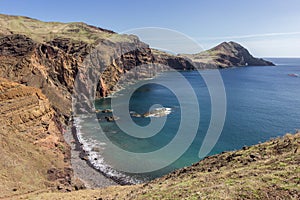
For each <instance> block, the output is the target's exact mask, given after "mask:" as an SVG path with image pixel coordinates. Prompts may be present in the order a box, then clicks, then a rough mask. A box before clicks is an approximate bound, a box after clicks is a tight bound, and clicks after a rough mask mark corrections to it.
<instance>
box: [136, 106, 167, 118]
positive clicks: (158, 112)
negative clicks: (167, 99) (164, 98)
mask: <svg viewBox="0 0 300 200" xmlns="http://www.w3.org/2000/svg"><path fill="white" fill-rule="evenodd" d="M171 112H172V108H165V107H163V108H155V109H153V110H150V111H149V112H146V113H144V114H139V113H137V112H135V111H130V115H131V116H133V117H164V116H167V115H169V114H170V113H171Z"/></svg>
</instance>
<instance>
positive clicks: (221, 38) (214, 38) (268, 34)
mask: <svg viewBox="0 0 300 200" xmlns="http://www.w3.org/2000/svg"><path fill="white" fill-rule="evenodd" d="M290 35H300V32H286V33H262V34H251V35H233V36H223V37H197V38H196V39H197V40H202V41H208V40H227V39H247V38H260V37H274V36H290Z"/></svg>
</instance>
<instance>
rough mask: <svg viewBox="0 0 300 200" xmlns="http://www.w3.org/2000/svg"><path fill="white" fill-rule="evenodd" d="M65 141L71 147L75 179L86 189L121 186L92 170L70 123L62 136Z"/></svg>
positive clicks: (74, 127) (73, 126) (72, 124)
mask: <svg viewBox="0 0 300 200" xmlns="http://www.w3.org/2000/svg"><path fill="white" fill-rule="evenodd" d="M64 138H65V141H66V142H67V143H68V144H69V145H70V147H71V165H72V168H73V171H74V176H75V178H79V179H80V180H81V181H82V182H83V183H84V185H85V187H86V188H89V189H94V188H104V187H108V186H112V185H121V183H118V181H117V180H114V179H112V178H110V177H108V176H107V175H106V174H104V173H102V172H101V171H99V170H97V169H95V168H94V166H93V165H92V164H91V163H90V161H89V160H88V159H86V157H87V155H86V152H85V151H84V149H83V148H82V144H81V143H80V142H79V140H78V137H77V129H76V126H75V125H74V122H73V121H71V124H70V126H69V127H68V130H67V131H66V132H65V134H64Z"/></svg>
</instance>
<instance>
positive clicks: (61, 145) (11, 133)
mask: <svg viewBox="0 0 300 200" xmlns="http://www.w3.org/2000/svg"><path fill="white" fill-rule="evenodd" d="M0 105H1V107H0V113H1V115H0V116H1V117H0V152H1V153H0V155H1V156H0V177H1V178H0V179H1V182H0V198H2V197H7V196H12V195H17V194H24V193H28V192H34V191H39V190H45V189H46V188H47V189H49V188H54V189H57V188H59V189H62V190H71V189H72V186H71V184H72V181H71V177H72V173H73V172H72V169H71V166H70V161H69V158H70V153H69V147H68V145H67V144H66V143H65V142H64V140H63V137H62V131H63V130H62V125H61V123H60V122H59V121H57V120H58V119H57V117H56V116H55V112H54V110H53V109H52V108H51V105H50V103H49V101H48V100H47V99H46V97H45V96H44V95H43V94H42V92H41V91H40V90H38V89H36V88H32V87H26V86H23V85H20V84H17V83H13V82H10V81H8V80H5V79H2V78H0Z"/></svg>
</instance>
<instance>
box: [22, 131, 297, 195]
mask: <svg viewBox="0 0 300 200" xmlns="http://www.w3.org/2000/svg"><path fill="white" fill-rule="evenodd" d="M23 198H24V199H26V198H29V199H170V200H171V199H299V198H300V133H297V134H296V135H286V136H285V137H284V138H281V139H274V140H271V141H269V142H266V143H263V144H259V145H255V146H252V147H250V148H245V149H243V150H239V151H234V152H227V153H223V154H220V155H216V156H212V157H208V158H206V159H204V160H203V161H200V162H199V163H196V164H194V165H193V166H191V167H188V168H184V169H180V170H178V171H175V172H173V173H171V174H168V175H166V176H164V177H162V178H158V179H156V180H153V181H152V182H150V183H147V184H143V185H135V186H125V187H124V186H123V187H122V186H117V187H109V188H106V189H99V190H82V191H77V192H71V193H41V194H39V195H29V196H28V195H25V196H23Z"/></svg>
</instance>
